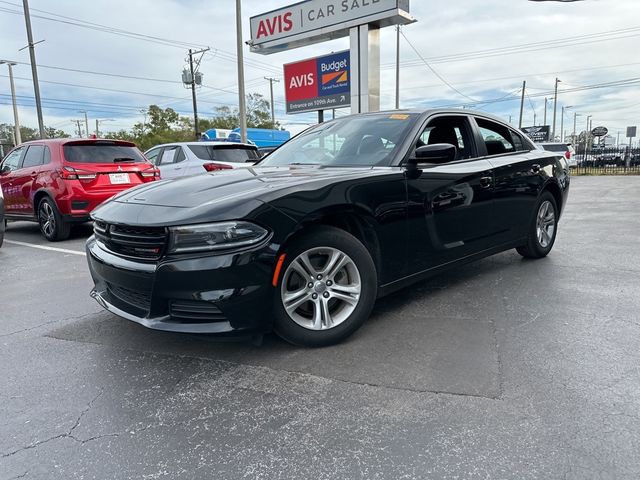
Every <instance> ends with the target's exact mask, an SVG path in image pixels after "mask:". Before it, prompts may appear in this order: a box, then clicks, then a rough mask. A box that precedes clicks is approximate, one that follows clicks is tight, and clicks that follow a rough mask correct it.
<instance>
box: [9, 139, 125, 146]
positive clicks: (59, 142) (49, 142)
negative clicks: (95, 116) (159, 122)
mask: <svg viewBox="0 0 640 480" xmlns="http://www.w3.org/2000/svg"><path fill="white" fill-rule="evenodd" d="M96 142H118V143H126V144H128V145H132V146H135V143H133V142H130V141H129V140H119V139H116V138H79V137H75V138H42V139H37V140H29V141H28V142H22V143H21V144H20V145H18V146H22V145H30V144H32V143H45V144H47V145H65V144H67V143H85V144H89V143H96Z"/></svg>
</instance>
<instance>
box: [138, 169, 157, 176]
mask: <svg viewBox="0 0 640 480" xmlns="http://www.w3.org/2000/svg"><path fill="white" fill-rule="evenodd" d="M140 175H142V177H143V178H153V177H158V178H160V170H157V169H155V168H154V169H150V170H145V171H144V172H140Z"/></svg>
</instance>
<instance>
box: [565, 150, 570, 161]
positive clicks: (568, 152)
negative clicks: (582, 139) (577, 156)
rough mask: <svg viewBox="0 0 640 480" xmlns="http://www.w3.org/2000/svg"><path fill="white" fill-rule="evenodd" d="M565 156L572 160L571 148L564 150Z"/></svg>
mask: <svg viewBox="0 0 640 480" xmlns="http://www.w3.org/2000/svg"><path fill="white" fill-rule="evenodd" d="M564 158H566V159H567V160H571V152H570V151H569V150H567V151H566V152H564Z"/></svg>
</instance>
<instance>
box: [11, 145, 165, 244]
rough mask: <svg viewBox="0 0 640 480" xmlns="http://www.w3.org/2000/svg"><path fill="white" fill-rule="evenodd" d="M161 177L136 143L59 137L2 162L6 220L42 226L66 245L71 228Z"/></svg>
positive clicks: (22, 147) (18, 150) (24, 147)
mask: <svg viewBox="0 0 640 480" xmlns="http://www.w3.org/2000/svg"><path fill="white" fill-rule="evenodd" d="M159 175H160V172H159V170H158V169H157V168H155V167H154V166H153V165H152V164H151V163H150V162H148V161H147V160H146V159H145V158H144V156H143V155H142V152H140V150H138V148H137V147H136V146H135V144H134V143H131V142H124V141H120V140H101V139H69V138H57V139H49V140H35V141H32V142H26V143H23V144H22V145H19V146H17V147H16V148H14V149H13V150H11V151H10V152H9V154H8V155H7V156H6V157H5V158H4V160H2V163H0V187H1V188H2V189H3V190H4V196H5V217H6V218H8V219H12V220H31V221H35V222H38V223H39V224H40V230H41V232H42V234H43V235H44V236H45V238H46V239H47V240H50V241H57V240H64V239H66V238H67V237H68V236H69V233H70V229H71V225H72V224H74V223H80V222H86V221H88V220H90V216H89V215H90V213H91V211H92V210H93V209H94V208H95V207H96V206H98V205H99V204H101V203H102V202H104V201H105V200H107V199H108V198H110V197H111V196H113V195H115V194H116V193H119V192H121V191H123V190H126V189H127V188H131V187H133V186H135V185H141V184H143V183H148V182H152V181H154V180H157V179H158V178H159Z"/></svg>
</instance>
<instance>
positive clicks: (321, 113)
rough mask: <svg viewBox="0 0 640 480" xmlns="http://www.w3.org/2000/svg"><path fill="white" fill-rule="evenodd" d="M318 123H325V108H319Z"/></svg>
mask: <svg viewBox="0 0 640 480" xmlns="http://www.w3.org/2000/svg"><path fill="white" fill-rule="evenodd" d="M318 123H324V110H318Z"/></svg>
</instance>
